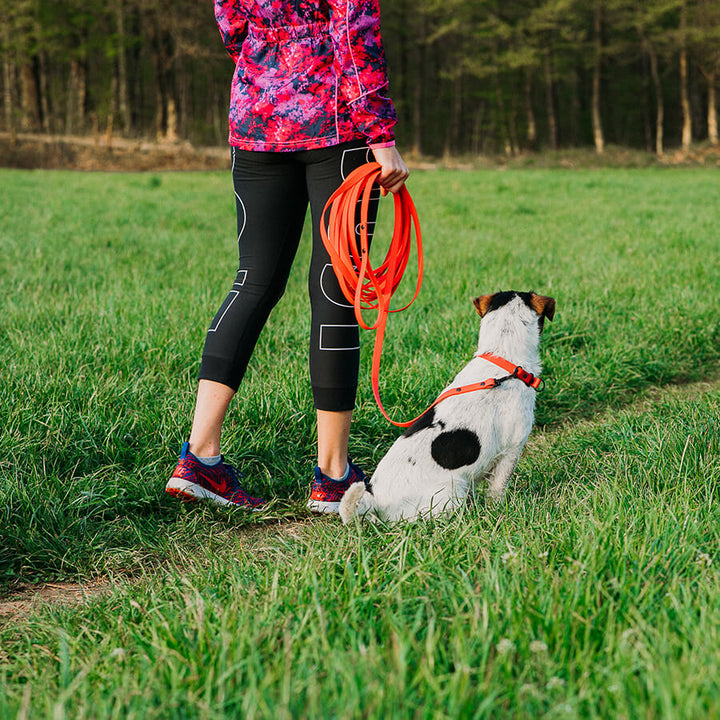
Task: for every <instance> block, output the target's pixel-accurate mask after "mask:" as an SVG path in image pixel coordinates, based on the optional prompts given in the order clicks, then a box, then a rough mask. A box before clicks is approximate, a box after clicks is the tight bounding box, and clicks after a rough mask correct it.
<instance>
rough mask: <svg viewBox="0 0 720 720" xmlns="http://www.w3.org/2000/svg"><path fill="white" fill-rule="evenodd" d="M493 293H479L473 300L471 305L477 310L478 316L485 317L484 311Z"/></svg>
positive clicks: (486, 309) (490, 301)
mask: <svg viewBox="0 0 720 720" xmlns="http://www.w3.org/2000/svg"><path fill="white" fill-rule="evenodd" d="M493 297H494V296H493V295H481V296H480V297H476V298H475V299H474V300H473V305H474V306H475V309H476V310H477V311H478V313H479V315H480V317H485V313H486V312H487V311H488V308H489V307H490V304H491V303H492V299H493Z"/></svg>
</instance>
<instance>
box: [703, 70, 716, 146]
mask: <svg viewBox="0 0 720 720" xmlns="http://www.w3.org/2000/svg"><path fill="white" fill-rule="evenodd" d="M703 74H704V75H705V79H706V80H707V84H708V99H707V124H708V140H709V141H710V142H711V143H712V144H713V145H717V143H718V117H717V101H716V92H715V78H716V73H715V71H713V72H711V73H703Z"/></svg>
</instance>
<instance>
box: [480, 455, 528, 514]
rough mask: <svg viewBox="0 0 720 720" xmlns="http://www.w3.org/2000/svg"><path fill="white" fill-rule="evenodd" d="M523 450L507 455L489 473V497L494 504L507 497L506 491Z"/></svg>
mask: <svg viewBox="0 0 720 720" xmlns="http://www.w3.org/2000/svg"><path fill="white" fill-rule="evenodd" d="M521 450H522V448H520V449H518V450H510V451H508V452H507V453H505V454H504V455H503V456H502V457H501V458H500V459H499V460H498V461H497V462H496V463H495V466H494V467H493V469H492V470H491V471H490V472H489V473H488V491H487V497H488V498H489V499H490V500H491V501H492V502H494V503H499V502H501V501H502V499H503V498H504V497H505V490H506V489H507V486H508V483H509V482H510V478H511V476H512V474H513V472H514V471H515V467H516V466H517V464H518V460H519V459H520V452H521Z"/></svg>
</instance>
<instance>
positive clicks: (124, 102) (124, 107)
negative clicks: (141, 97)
mask: <svg viewBox="0 0 720 720" xmlns="http://www.w3.org/2000/svg"><path fill="white" fill-rule="evenodd" d="M115 17H116V20H117V32H118V45H117V52H118V55H117V82H118V86H117V97H118V112H119V115H120V124H121V126H122V129H123V133H124V134H125V135H126V136H127V135H129V134H130V89H129V86H128V72H127V50H126V47H125V46H126V34H125V3H124V0H116V4H115Z"/></svg>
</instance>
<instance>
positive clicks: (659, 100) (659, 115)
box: [646, 44, 665, 157]
mask: <svg viewBox="0 0 720 720" xmlns="http://www.w3.org/2000/svg"><path fill="white" fill-rule="evenodd" d="M646 51H647V54H648V56H649V57H650V74H651V75H652V79H653V86H654V87H655V107H656V114H655V153H656V154H657V156H658V157H660V156H662V154H663V124H664V122H665V106H664V104H663V94H662V83H661V82H660V73H659V72H658V61H657V53H656V52H655V50H654V49H653V48H652V47H651V46H650V45H648V44H646Z"/></svg>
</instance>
